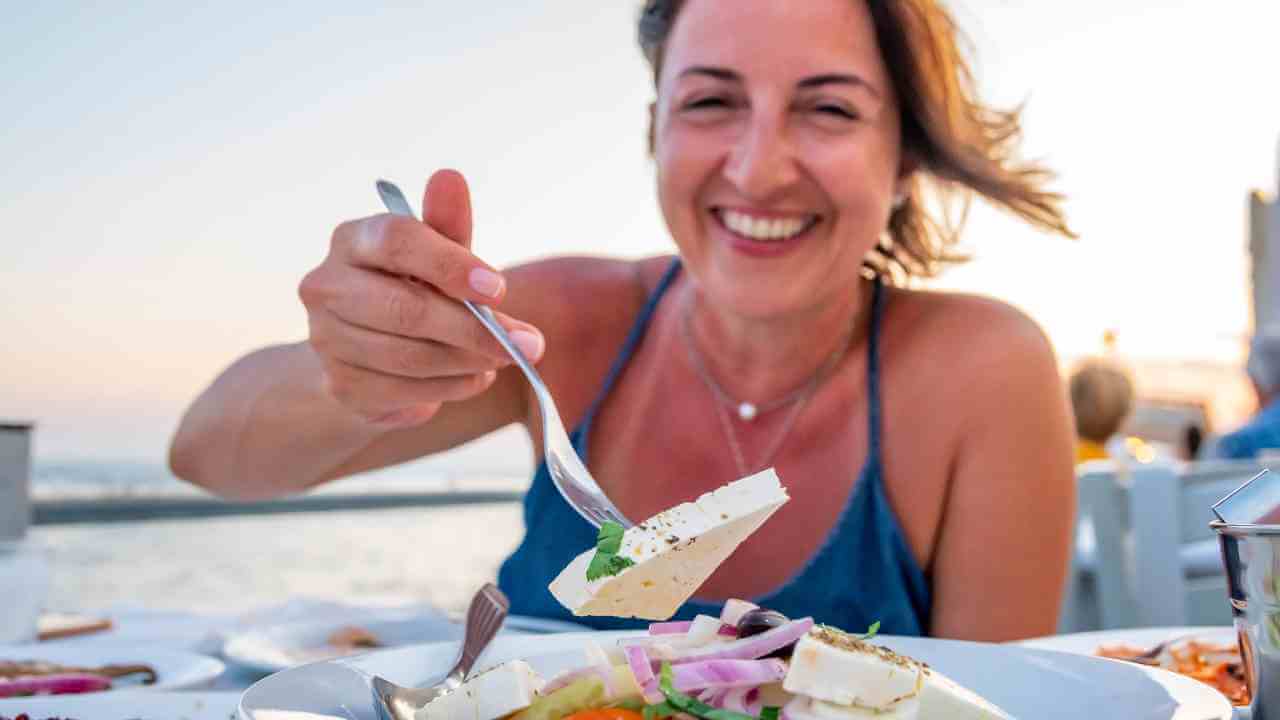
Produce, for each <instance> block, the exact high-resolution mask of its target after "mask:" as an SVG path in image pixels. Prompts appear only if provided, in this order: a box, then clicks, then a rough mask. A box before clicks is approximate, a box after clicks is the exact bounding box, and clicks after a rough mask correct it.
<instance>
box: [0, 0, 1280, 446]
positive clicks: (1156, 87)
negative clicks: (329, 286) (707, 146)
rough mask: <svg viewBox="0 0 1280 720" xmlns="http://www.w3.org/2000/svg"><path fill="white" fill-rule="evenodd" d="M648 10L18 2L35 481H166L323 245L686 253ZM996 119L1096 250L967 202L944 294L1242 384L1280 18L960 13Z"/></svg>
mask: <svg viewBox="0 0 1280 720" xmlns="http://www.w3.org/2000/svg"><path fill="white" fill-rule="evenodd" d="M638 4H639V3H638V0H625V1H618V0H612V1H611V2H600V1H599V0H552V1H550V2H544V3H511V2H507V1H505V0H470V2H467V3H454V2H440V1H431V0H423V1H421V2H416V3H408V2H400V3H385V4H384V3H358V4H353V3H337V2H327V1H322V0H316V1H312V2H306V3H303V2H282V3H273V4H271V7H263V6H262V4H261V3H249V2H241V1H235V0H233V1H228V2H223V3H216V4H214V5H213V6H211V7H203V8H197V7H195V6H190V5H189V4H185V3H181V4H180V3H168V2H150V1H147V0H140V1H139V2H136V3H129V4H127V5H121V4H109V5H110V6H109V7H107V6H103V7H98V6H96V5H97V4H89V3H85V4H83V5H81V4H76V3H67V2H46V3H24V4H20V5H18V6H15V7H13V8H9V9H7V10H6V21H5V22H4V23H3V24H0V98H4V101H3V107H4V110H3V112H0V168H2V169H0V243H2V245H0V248H2V251H3V254H2V256H0V418H7V419H28V420H35V421H36V422H37V423H38V429H37V435H36V442H35V452H36V456H37V458H42V459H51V458H141V459H149V460H155V461H161V460H162V459H163V457H164V452H165V448H166V445H167V443H168V440H169V437H170V435H171V433H172V431H173V429H174V428H175V426H176V423H177V421H178V418H179V417H180V415H181V413H182V410H183V409H184V408H185V406H186V405H187V404H188V403H189V402H190V401H191V399H192V398H193V397H194V396H195V395H196V394H197V393H198V392H199V391H200V390H202V389H203V388H204V387H205V386H206V385H207V384H208V383H209V381H210V380H212V378H213V377H214V376H215V375H216V374H217V373H218V372H219V371H220V370H221V369H222V368H223V367H225V366H226V365H227V364H229V363H230V362H231V361H233V360H234V359H235V358H237V357H239V356H240V355H243V354H244V353H246V352H248V351H250V350H252V349H254V348H257V347H261V346H263V345H266V344H270V343H276V342H289V341H297V340H302V339H305V337H306V318H305V314H304V312H303V308H302V306H301V304H300V303H299V302H298V301H297V297H296V288H297V283H298V281H299V280H300V279H301V277H302V276H303V275H304V274H305V273H306V272H307V270H309V269H310V268H311V267H313V266H314V265H316V264H317V263H318V262H319V261H320V260H321V259H322V258H323V256H324V254H325V251H326V249H327V243H328V238H329V235H330V233H331V232H332V229H333V227H334V226H335V225H336V224H337V223H339V222H341V221H342V220H344V219H349V218H354V217H360V216H364V215H368V214H373V213H376V212H379V211H380V206H379V204H378V201H377V196H376V195H375V193H374V191H373V181H374V179H376V178H379V177H386V178H389V179H393V180H396V181H397V182H399V183H400V184H401V185H402V187H404V188H405V190H406V192H407V193H409V194H410V195H411V196H420V192H421V187H422V183H423V182H424V181H425V178H426V177H427V176H428V175H429V174H430V172H431V171H432V170H434V169H437V168H441V167H456V168H458V169H460V170H461V171H462V172H463V173H464V174H465V175H466V176H467V178H468V180H469V181H470V183H471V187H472V197H473V203H474V207H475V241H474V249H475V251H476V252H477V253H478V254H480V255H481V256H483V257H484V258H485V259H486V260H488V261H489V262H491V263H493V264H495V265H498V266H505V265H510V264H513V263H518V262H521V261H525V260H530V259H534V258H538V257H545V256H549V255H556V254H565V253H579V254H580V253H589V254H608V255H618V256H624V257H643V256H646V255H650V254H655V253H662V252H667V251H669V250H670V249H671V247H672V246H671V243H670V240H669V239H668V238H667V235H666V232H665V228H664V226H663V224H662V221H661V218H660V216H659V214H658V211H657V208H656V202H655V198H654V192H653V168H652V165H651V163H650V161H649V159H648V158H647V156H646V154H645V150H644V143H643V139H644V132H645V117H646V115H645V108H646V105H647V103H648V102H649V101H650V100H651V98H652V88H651V86H650V80H649V75H648V73H647V70H646V68H645V65H644V63H643V61H642V59H641V56H640V54H639V52H638V50H637V49H636V47H635V43H634V39H633V38H634V23H633V20H634V15H635V12H636V9H637V7H638ZM949 4H950V6H951V7H952V8H953V9H954V10H955V13H956V16H957V18H958V20H959V22H960V24H961V26H962V27H963V28H964V29H965V31H966V32H967V34H968V35H969V37H970V39H971V40H972V41H973V46H974V50H975V70H976V73H977V76H978V79H979V84H980V86H981V88H982V90H983V92H984V94H985V95H986V97H987V98H988V99H990V100H993V101H996V102H997V103H1002V104H1004V105H1014V104H1017V103H1020V102H1024V101H1025V102H1026V110H1025V116H1024V119H1025V136H1026V140H1025V143H1024V151H1025V154H1026V155H1027V156H1029V157H1035V158H1040V159H1043V160H1044V161H1045V162H1047V163H1048V164H1049V165H1051V166H1052V167H1054V168H1055V169H1056V170H1057V171H1058V172H1059V181H1058V183H1057V187H1058V189H1060V190H1062V191H1063V192H1064V193H1066V194H1067V195H1068V197H1069V202H1068V204H1067V210H1068V212H1069V214H1070V218H1071V221H1072V223H1073V225H1074V226H1075V228H1076V229H1077V230H1078V231H1079V232H1080V234H1081V239H1080V240H1079V241H1076V242H1071V241H1067V240H1062V239H1058V238H1052V237H1047V236H1043V235H1040V234H1038V233H1036V232H1034V231H1031V230H1029V229H1027V228H1026V227H1025V226H1023V225H1021V224H1019V223H1018V222H1016V221H1014V220H1012V219H1011V218H1009V217H1007V216H1005V215H1003V214H1001V213H998V212H995V211H993V210H989V209H986V208H984V207H978V208H977V209H976V210H975V211H974V213H973V214H972V217H971V219H970V222H969V225H968V227H967V232H966V236H965V237H966V244H965V248H966V249H967V250H969V251H970V252H972V253H973V255H974V257H975V260H974V261H973V262H972V263H971V264H969V265H967V266H965V267H962V268H958V269H955V270H952V271H950V272H949V273H948V274H946V275H944V276H943V277H942V278H940V279H938V280H937V281H934V282H931V283H930V286H932V287H938V288H946V289H958V290H965V291H971V292H980V293H984V294H989V295H993V296H996V297H1000V298H1002V299H1005V300H1007V301H1009V302H1011V303H1013V304H1015V305H1017V306H1019V307H1021V308H1023V309H1024V310H1025V311H1026V312H1028V313H1030V314H1031V315H1032V317H1034V318H1035V319H1036V320H1038V321H1039V322H1040V323H1041V324H1042V325H1043V326H1044V327H1045V329H1046V331H1047V332H1048V333H1049V335H1050V337H1051V338H1052V339H1053V341H1054V343H1055V345H1056V347H1057V348H1058V350H1059V351H1060V352H1061V353H1064V354H1080V353H1087V352H1092V351H1094V350H1096V349H1098V346H1099V338H1100V337H1101V334H1102V332H1103V330H1105V329H1107V328H1114V329H1116V330H1117V331H1118V332H1119V337H1120V345H1121V348H1122V349H1124V350H1125V351H1128V352H1131V353H1134V354H1147V355H1154V356H1162V357H1185V358H1192V359H1212V360H1217V361H1232V360H1234V359H1236V358H1237V357H1238V354H1239V349H1240V347H1241V342H1242V338H1244V337H1245V335H1246V333H1247V331H1248V322H1249V305H1248V285H1247V275H1248V264H1247V259H1246V254H1245V247H1246V243H1247V229H1246V228H1247V225H1246V223H1247V216H1246V207H1247V205H1246V197H1247V193H1248V192H1249V191H1250V190H1251V189H1253V188H1267V189H1271V190H1274V188H1275V187H1276V184H1277V182H1276V159H1277V140H1278V138H1280V93H1276V92H1274V91H1268V90H1267V89H1266V88H1268V87H1270V88H1274V87H1275V84H1276V81H1277V78H1276V72H1277V71H1276V69H1275V68H1276V67H1277V66H1276V56H1275V50H1274V47H1275V43H1276V39H1277V37H1280V3H1274V2H1263V1H1261V0H1258V1H1249V0H1221V1H1220V2H1214V3H1205V2H1202V1H1200V0H1188V1H1186V2H1171V1H1168V0H1161V1H1155V0H1126V2H1123V3H1117V2H1114V1H1112V0H1082V1H1081V2H1075V3H1054V2H1048V1H1047V0H1022V1H1014V0H953V1H952V2H950V3H949Z"/></svg>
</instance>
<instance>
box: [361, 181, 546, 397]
mask: <svg viewBox="0 0 1280 720" xmlns="http://www.w3.org/2000/svg"><path fill="white" fill-rule="evenodd" d="M376 187H377V189H378V197H380V198H382V204H383V205H385V206H386V208H387V210H388V211H389V212H390V213H391V214H392V215H400V216H402V217H408V218H414V219H415V220H416V219H417V217H418V216H417V215H415V214H414V212H413V207H412V206H410V205H409V201H408V200H407V199H405V196H404V193H403V192H401V191H400V188H399V187H397V186H396V184H395V183H393V182H391V181H389V180H379V181H378V182H377V184H376ZM462 304H463V305H466V306H467V309H468V310H470V311H471V314H472V315H475V316H476V318H477V319H478V320H480V324H482V325H484V327H485V329H486V330H488V331H489V333H490V334H492V335H493V337H494V338H496V339H497V341H498V342H499V343H500V344H501V345H502V347H503V348H504V349H505V350H506V351H507V352H508V353H510V354H511V358H512V359H513V360H515V361H516V365H518V366H519V367H520V370H521V371H522V372H524V374H525V377H527V378H529V382H531V383H533V385H534V387H538V386H539V385H541V381H540V380H539V379H538V374H537V373H536V372H534V369H533V366H532V365H530V364H529V360H528V358H526V357H525V356H524V353H522V352H520V348H518V347H516V345H515V343H513V342H511V336H509V335H507V330H506V328H504V327H502V326H501V325H499V324H498V318H497V317H495V316H494V314H493V311H492V310H490V309H489V308H488V307H486V306H484V305H477V304H475V303H473V302H471V301H470V300H463V301H462Z"/></svg>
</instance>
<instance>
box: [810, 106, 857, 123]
mask: <svg viewBox="0 0 1280 720" xmlns="http://www.w3.org/2000/svg"><path fill="white" fill-rule="evenodd" d="M814 110H815V111H816V112H818V113H821V114H823V115H831V116H832V117H838V118H844V119H846V120H857V119H858V114H857V113H855V112H853V111H852V110H849V109H847V108H844V107H841V106H839V105H826V104H824V105H818V106H815V107H814Z"/></svg>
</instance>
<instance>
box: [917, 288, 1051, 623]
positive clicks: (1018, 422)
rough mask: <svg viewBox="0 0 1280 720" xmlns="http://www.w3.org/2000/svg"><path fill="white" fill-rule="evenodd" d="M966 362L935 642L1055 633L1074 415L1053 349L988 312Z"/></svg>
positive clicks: (939, 566) (940, 552)
mask: <svg viewBox="0 0 1280 720" xmlns="http://www.w3.org/2000/svg"><path fill="white" fill-rule="evenodd" d="M982 315H983V317H981V318H980V319H979V320H978V321H977V322H976V323H975V325H976V328H975V331H974V332H973V333H971V334H969V336H968V338H967V343H966V348H967V349H966V350H964V351H963V352H960V353H957V354H956V356H955V359H956V360H958V361H959V363H958V364H957V365H956V367H955V368H954V369H955V372H956V375H955V377H956V378H957V382H961V381H960V380H959V378H964V380H963V382H964V383H966V384H967V385H968V390H966V391H965V393H964V395H965V398H966V400H965V410H964V411H963V418H962V421H961V422H962V428H963V431H962V434H961V440H960V446H959V452H958V454H957V457H956V461H955V466H954V468H953V472H952V477H951V482H950V484H949V491H948V496H947V498H946V503H945V506H944V510H943V518H942V524H941V527H940V530H939V535H938V543H937V546H936V550H935V555H934V561H933V568H932V579H933V617H932V622H931V628H930V631H931V634H933V635H936V636H940V637H949V638H962V639H974V640H985V641H1003V640H1012V639H1016V638H1026V637H1032V636H1037V635H1047V634H1052V633H1053V632H1054V630H1055V628H1056V625H1057V619H1058V612H1059V606H1060V604H1061V601H1062V591H1063V587H1064V583H1065V580H1066V572H1067V567H1068V559H1069V555H1068V553H1069V552H1070V551H1071V547H1072V543H1071V540H1072V529H1073V527H1074V517H1075V498H1076V494H1075V471H1074V466H1073V460H1072V441H1073V429H1072V424H1071V414H1070V409H1069V407H1068V402H1067V399H1066V393H1065V390H1064V389H1063V386H1062V382H1061V379H1060V377H1059V374H1058V367H1057V361H1056V359H1055V357H1054V354H1053V350H1052V348H1051V347H1050V345H1049V342H1048V341H1047V339H1046V338H1045V337H1044V335H1043V334H1042V333H1041V331H1040V329H1039V328H1038V327H1037V326H1036V325H1035V324H1034V323H1033V322H1032V321H1031V320H1029V319H1028V318H1026V317H1025V316H1023V315H1021V314H1020V313H1018V312H1017V311H1014V310H1012V309H1011V308H1006V307H1003V306H996V305H994V304H991V305H987V307H986V309H985V310H984V311H983V312H982Z"/></svg>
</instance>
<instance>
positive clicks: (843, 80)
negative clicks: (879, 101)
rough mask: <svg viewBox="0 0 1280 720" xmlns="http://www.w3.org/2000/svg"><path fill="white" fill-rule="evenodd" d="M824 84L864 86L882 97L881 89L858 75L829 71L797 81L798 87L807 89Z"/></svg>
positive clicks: (873, 93)
mask: <svg viewBox="0 0 1280 720" xmlns="http://www.w3.org/2000/svg"><path fill="white" fill-rule="evenodd" d="M823 85H853V86H855V87H860V88H863V89H864V90H866V91H867V92H869V93H871V94H872V95H874V96H876V97H877V98H879V97H880V91H878V90H876V89H875V87H873V86H872V85H871V83H869V82H867V81H866V80H863V79H862V78H861V77H859V76H858V75H852V74H844V73H827V74H825V75H814V76H812V77H807V78H805V79H803V80H801V81H800V82H798V83H796V87H798V88H801V89H805V90H807V89H812V88H817V87H822V86H823Z"/></svg>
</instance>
